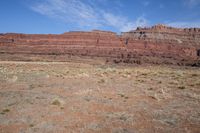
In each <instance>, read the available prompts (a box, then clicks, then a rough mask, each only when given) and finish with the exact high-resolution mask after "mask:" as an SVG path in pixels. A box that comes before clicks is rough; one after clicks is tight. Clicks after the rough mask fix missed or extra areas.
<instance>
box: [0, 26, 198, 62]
mask: <svg viewBox="0 0 200 133" xmlns="http://www.w3.org/2000/svg"><path fill="white" fill-rule="evenodd" d="M199 49H200V29H199V28H191V29H177V28H172V27H167V26H164V25H156V26H153V27H151V28H137V29H136V30H134V31H130V32H125V33H122V34H121V35H117V34H116V33H113V32H106V31H99V30H93V31H91V32H82V31H80V32H66V33H64V34H59V35H56V34H14V33H8V34H0V52H1V55H2V54H32V55H34V54H35V55H38V54H43V55H70V56H81V57H83V58H84V56H89V57H101V58H105V59H106V60H112V61H114V62H115V63H119V62H124V63H137V64H140V63H141V62H144V63H145V62H148V63H156V64H160V63H167V64H187V63H188V64H194V63H196V62H198V61H199ZM1 55H0V56H1Z"/></svg>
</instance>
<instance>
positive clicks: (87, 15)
mask: <svg viewBox="0 0 200 133" xmlns="http://www.w3.org/2000/svg"><path fill="white" fill-rule="evenodd" d="M117 1H118V2H114V3H115V6H123V5H122V3H120V1H121V0H117ZM107 3H108V0H84V1H83V0H43V1H41V0H39V2H37V3H35V4H33V5H32V6H31V9H32V10H33V11H35V12H38V13H40V14H42V15H45V16H48V17H51V18H55V19H59V20H61V21H63V22H65V23H67V24H74V25H76V26H77V27H79V29H83V27H84V28H85V27H88V28H90V29H94V28H100V27H103V26H111V27H114V28H115V29H117V30H119V31H129V30H132V29H135V28H136V27H137V26H146V25H147V24H148V21H147V20H146V19H145V18H144V16H141V17H139V18H138V19H137V20H135V21H130V20H129V19H128V18H126V17H124V16H121V15H118V14H117V15H116V13H113V12H108V11H107V10H106V9H103V8H100V6H98V4H104V5H105V4H107Z"/></svg>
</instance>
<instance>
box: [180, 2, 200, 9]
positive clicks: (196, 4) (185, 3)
mask: <svg viewBox="0 0 200 133" xmlns="http://www.w3.org/2000/svg"><path fill="white" fill-rule="evenodd" d="M184 5H185V6H188V7H190V8H192V7H195V6H198V5H200V0H184Z"/></svg>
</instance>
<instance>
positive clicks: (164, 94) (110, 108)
mask: <svg viewBox="0 0 200 133" xmlns="http://www.w3.org/2000/svg"><path fill="white" fill-rule="evenodd" d="M0 132H1V133H79V132H81V133H94V132H99V133H107V132H108V133H154V132H159V133H160V132H164V133H165V132H167V133H173V132H176V133H178V132H180V133H184V132H185V133H198V132H200V68H191V67H175V66H117V65H105V64H86V63H72V62H71V63H70V62H68V63H67V62H65V63H63V62H8V61H1V62H0Z"/></svg>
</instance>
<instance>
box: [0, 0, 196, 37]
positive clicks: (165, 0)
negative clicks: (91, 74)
mask: <svg viewBox="0 0 200 133" xmlns="http://www.w3.org/2000/svg"><path fill="white" fill-rule="evenodd" d="M155 24H165V25H168V26H173V27H180V28H185V27H200V0H0V33H11V32H12V33H28V34H31V33H35V34H40V33H41V34H50V33H52V34H61V33H64V32H67V31H88V30H93V29H99V30H108V31H113V32H117V33H120V32H126V31H130V30H134V29H136V28H137V27H149V26H152V25H155Z"/></svg>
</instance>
